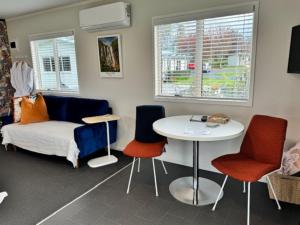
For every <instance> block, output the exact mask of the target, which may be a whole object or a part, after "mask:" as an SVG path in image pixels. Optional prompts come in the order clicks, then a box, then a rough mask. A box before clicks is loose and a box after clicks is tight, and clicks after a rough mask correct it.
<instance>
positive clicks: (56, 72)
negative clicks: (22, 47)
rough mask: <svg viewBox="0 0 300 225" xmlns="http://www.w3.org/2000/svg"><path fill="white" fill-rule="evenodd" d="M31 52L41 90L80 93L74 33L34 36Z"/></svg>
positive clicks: (38, 86)
mask: <svg viewBox="0 0 300 225" xmlns="http://www.w3.org/2000/svg"><path fill="white" fill-rule="evenodd" d="M31 52H32V61H33V67H34V71H35V74H36V75H37V76H36V77H37V82H36V83H37V88H38V89H39V90H44V91H62V92H78V75H77V64H76V52H75V41H74V34H73V32H65V33H59V34H47V35H35V36H32V37H31Z"/></svg>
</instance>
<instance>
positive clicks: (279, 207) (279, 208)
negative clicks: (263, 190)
mask: <svg viewBox="0 0 300 225" xmlns="http://www.w3.org/2000/svg"><path fill="white" fill-rule="evenodd" d="M267 181H268V183H269V185H270V188H271V191H272V193H273V195H274V197H275V200H276V203H277V207H278V210H281V206H280V204H279V201H278V198H277V196H276V193H275V191H274V188H273V185H272V182H271V180H270V178H269V176H267Z"/></svg>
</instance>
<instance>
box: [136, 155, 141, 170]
mask: <svg viewBox="0 0 300 225" xmlns="http://www.w3.org/2000/svg"><path fill="white" fill-rule="evenodd" d="M138 160H139V161H138V170H137V172H138V173H139V172H140V171H141V170H140V169H141V158H139V159H138Z"/></svg>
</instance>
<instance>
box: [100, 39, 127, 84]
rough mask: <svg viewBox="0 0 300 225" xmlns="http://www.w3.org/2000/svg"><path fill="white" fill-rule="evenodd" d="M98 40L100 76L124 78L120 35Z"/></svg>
mask: <svg viewBox="0 0 300 225" xmlns="http://www.w3.org/2000/svg"><path fill="white" fill-rule="evenodd" d="M97 38H98V54H99V64H100V76H101V77H107V78H121V77H123V71H122V58H121V56H122V53H121V49H122V48H121V38H120V35H119V34H115V35H105V36H98V37H97Z"/></svg>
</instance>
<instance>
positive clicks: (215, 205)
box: [212, 175, 228, 211]
mask: <svg viewBox="0 0 300 225" xmlns="http://www.w3.org/2000/svg"><path fill="white" fill-rule="evenodd" d="M227 179H228V175H226V177H225V179H224V181H223V184H222V187H221V190H220V192H219V194H218V197H217V200H216V202H215V204H214V207H213V208H212V211H215V210H216V207H217V204H218V201H219V200H220V197H221V195H222V192H223V189H224V187H225V184H226V181H227Z"/></svg>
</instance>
